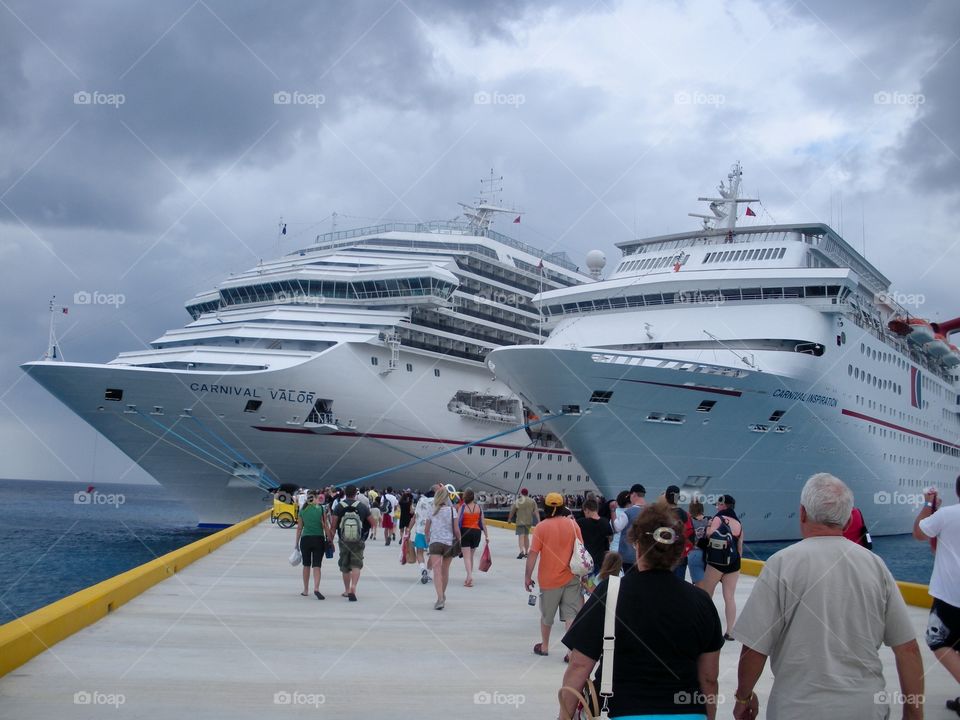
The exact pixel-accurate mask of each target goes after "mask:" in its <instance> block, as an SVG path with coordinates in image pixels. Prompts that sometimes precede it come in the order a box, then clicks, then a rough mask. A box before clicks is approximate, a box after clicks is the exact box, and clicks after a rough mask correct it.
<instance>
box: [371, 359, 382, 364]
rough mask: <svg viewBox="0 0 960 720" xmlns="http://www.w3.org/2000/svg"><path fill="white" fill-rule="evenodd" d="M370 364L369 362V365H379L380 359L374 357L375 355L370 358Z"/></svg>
mask: <svg viewBox="0 0 960 720" xmlns="http://www.w3.org/2000/svg"><path fill="white" fill-rule="evenodd" d="M370 364H371V365H379V364H380V360H379V359H378V358H376V357H372V358H370Z"/></svg>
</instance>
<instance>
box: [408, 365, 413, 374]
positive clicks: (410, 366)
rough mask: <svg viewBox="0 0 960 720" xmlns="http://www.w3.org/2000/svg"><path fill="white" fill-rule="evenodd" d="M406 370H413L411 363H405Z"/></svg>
mask: <svg viewBox="0 0 960 720" xmlns="http://www.w3.org/2000/svg"><path fill="white" fill-rule="evenodd" d="M407 372H413V365H411V364H410V363H407Z"/></svg>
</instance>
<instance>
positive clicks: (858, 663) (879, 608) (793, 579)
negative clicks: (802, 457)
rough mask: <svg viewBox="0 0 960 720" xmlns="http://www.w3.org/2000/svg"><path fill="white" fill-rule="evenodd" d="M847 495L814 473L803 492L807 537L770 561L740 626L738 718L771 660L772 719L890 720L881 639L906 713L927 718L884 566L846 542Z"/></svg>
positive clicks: (900, 605) (908, 631)
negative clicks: (889, 650) (894, 666)
mask: <svg viewBox="0 0 960 720" xmlns="http://www.w3.org/2000/svg"><path fill="white" fill-rule="evenodd" d="M852 508H853V494H852V493H851V492H850V489H849V488H848V487H847V486H846V485H844V484H843V483H842V482H841V481H840V480H838V479H837V478H835V477H834V476H833V475H829V474H827V473H819V474H817V475H814V476H813V477H811V478H810V479H809V480H807V482H806V484H805V485H804V486H803V491H802V492H801V494H800V534H801V536H802V537H803V540H802V541H801V542H799V543H796V544H794V545H791V546H790V547H788V548H785V549H784V550H781V551H780V552H778V553H776V554H774V555H773V556H772V557H771V558H770V559H769V560H768V561H767V563H766V565H765V567H764V568H763V571H762V572H761V573H760V577H759V578H758V579H757V583H756V585H755V586H754V588H753V591H752V592H751V593H750V597H749V598H748V599H747V604H746V607H744V609H743V613H742V614H741V615H740V618H739V619H738V620H737V624H736V625H735V626H734V629H733V636H734V637H735V638H736V639H737V640H739V641H740V642H741V643H743V649H742V651H741V653H740V666H739V671H738V681H739V684H738V686H737V691H736V693H735V696H734V700H735V705H734V710H733V715H734V717H735V718H741V719H743V718H746V719H748V720H752V718H755V717H757V713H758V711H759V702H758V700H757V696H756V693H754V691H753V690H754V687H755V686H756V684H757V680H758V679H759V678H760V674H761V673H762V672H763V668H764V665H765V664H766V662H767V656H770V667H771V669H772V670H773V678H774V680H773V689H772V690H771V692H770V707H769V708H768V709H767V717H768V718H770V720H784V719H792V718H796V719H797V720H807V719H808V718H813V717H840V718H857V719H858V720H866V719H867V718H870V719H873V718H876V719H877V720H880V719H882V718H887V717H889V713H890V707H889V705H888V704H887V695H886V693H885V688H884V686H885V682H884V678H883V666H882V664H881V662H880V657H879V653H878V650H879V648H880V645H881V643H882V644H885V645H888V646H890V647H891V648H893V654H894V657H895V659H896V664H897V674H898V675H899V677H900V690H901V693H902V696H901V697H900V698H899V699H900V700H901V702H902V703H903V717H904V718H908V719H912V718H922V717H923V662H922V660H921V658H920V647H919V646H918V645H917V641H916V638H915V637H914V631H913V624H912V623H911V622H910V617H909V615H908V614H907V607H906V604H905V603H904V601H903V598H902V597H901V596H900V591H899V589H898V588H897V585H896V582H895V581H894V579H893V576H892V575H891V574H890V571H889V570H888V569H887V566H886V565H884V563H883V560H881V559H880V558H879V557H878V556H876V555H874V554H873V553H872V552H870V551H869V550H867V549H866V548H863V547H861V546H859V545H856V544H854V543H852V542H849V541H848V540H847V539H846V538H844V537H843V528H844V526H846V524H847V523H848V522H849V521H850V512H851V510H852Z"/></svg>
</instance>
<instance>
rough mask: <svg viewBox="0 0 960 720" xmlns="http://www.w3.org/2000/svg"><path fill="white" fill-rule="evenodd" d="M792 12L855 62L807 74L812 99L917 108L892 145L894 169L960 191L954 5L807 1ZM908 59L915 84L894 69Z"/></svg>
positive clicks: (942, 0) (959, 64)
mask: <svg viewBox="0 0 960 720" xmlns="http://www.w3.org/2000/svg"><path fill="white" fill-rule="evenodd" d="M790 12H791V14H794V15H795V16H796V17H799V18H804V19H805V20H807V21H809V20H810V19H814V20H815V21H816V22H818V23H819V24H820V25H821V27H822V30H823V39H824V42H826V43H842V44H843V45H844V46H846V47H848V48H849V50H850V52H851V54H852V55H853V56H855V57H856V58H857V63H858V64H859V65H860V68H859V69H856V68H855V72H854V73H851V74H847V75H844V76H842V77H836V76H835V77H829V78H826V77H811V78H810V79H809V85H810V87H811V89H815V90H816V92H817V93H818V97H820V98H824V97H829V98H831V100H832V101H833V102H834V103H836V104H840V105H843V104H849V105H856V104H857V103H861V104H862V106H863V110H864V112H867V113H877V112H913V113H915V115H916V117H915V119H914V120H913V122H912V124H911V125H910V127H909V129H908V130H907V131H906V132H905V133H904V135H903V137H902V138H900V139H899V141H898V142H897V144H896V146H894V147H893V148H891V151H892V152H891V155H892V158H891V159H892V160H893V161H894V162H893V163H892V164H893V165H895V167H894V168H893V169H894V170H895V171H896V170H897V169H899V168H901V167H902V168H905V169H906V171H907V176H908V178H909V179H913V180H916V181H917V182H918V183H919V184H920V185H921V187H923V188H924V189H926V190H932V191H936V192H944V193H950V194H960V123H958V122H957V117H960V85H958V82H957V79H958V77H960V43H958V40H960V5H958V4H957V3H956V2H954V1H953V0H931V1H930V2H926V3H922V4H913V3H903V2H899V1H898V0H882V1H881V2H876V1H874V0H863V1H855V2H842V3H837V2H832V1H831V0H808V1H807V2H799V3H796V4H795V5H792V6H791V7H790ZM921 59H925V61H923V60H921ZM907 60H909V61H912V62H914V63H916V64H917V72H916V74H915V75H914V76H913V82H916V76H917V75H919V85H907V84H906V83H907V82H909V80H908V79H907V78H904V77H903V76H902V75H901V74H900V71H901V70H903V68H904V65H905V61H907ZM871 103H872V104H873V105H874V107H870V104H871Z"/></svg>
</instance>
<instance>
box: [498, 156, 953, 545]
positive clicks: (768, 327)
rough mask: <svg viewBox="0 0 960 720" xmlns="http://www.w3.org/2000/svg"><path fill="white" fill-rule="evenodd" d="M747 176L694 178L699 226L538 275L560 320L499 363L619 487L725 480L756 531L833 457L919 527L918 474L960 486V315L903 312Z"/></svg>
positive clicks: (712, 486)
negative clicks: (783, 215)
mask: <svg viewBox="0 0 960 720" xmlns="http://www.w3.org/2000/svg"><path fill="white" fill-rule="evenodd" d="M741 177H742V170H741V168H740V166H739V164H738V165H735V166H734V167H733V168H732V170H731V172H730V173H729V175H728V177H727V180H726V182H722V183H721V184H720V186H719V189H718V193H717V196H716V197H708V198H704V197H701V198H699V199H700V200H701V201H705V202H708V203H710V206H709V207H710V212H709V213H703V214H695V213H691V215H693V216H694V217H698V218H701V219H702V220H703V223H702V227H700V228H699V229H697V230H694V231H691V232H685V233H677V234H671V235H664V236H659V237H649V238H644V239H640V240H632V241H629V242H623V243H619V244H618V247H619V249H620V250H621V251H622V258H621V259H620V261H619V263H618V264H617V266H616V267H615V268H614V269H613V271H612V273H611V274H610V276H609V277H608V278H607V279H605V280H601V281H598V282H593V283H588V284H581V285H577V286H571V287H566V288H555V289H550V290H547V291H545V292H543V293H540V294H538V295H537V296H536V297H535V298H534V303H535V305H537V307H538V308H539V310H540V311H541V313H542V314H543V316H544V321H545V329H547V330H549V337H548V339H547V340H546V341H545V343H544V344H543V345H541V346H524V347H512V348H497V349H495V350H493V351H492V352H491V353H490V354H489V356H488V358H487V364H488V366H489V367H490V369H491V371H492V372H493V373H494V374H495V375H496V377H497V379H498V380H501V381H504V382H506V383H507V384H508V385H509V386H510V387H511V388H512V389H513V390H515V391H516V392H517V393H518V394H519V395H520V397H521V398H522V399H523V401H524V402H525V403H526V404H527V405H529V406H530V407H531V408H532V409H533V411H534V412H537V413H540V414H544V415H550V414H560V413H562V416H561V417H558V418H556V419H554V420H552V421H551V422H550V423H548V426H549V427H550V428H551V429H552V430H553V432H554V433H556V435H557V436H558V437H559V438H560V439H561V440H562V441H563V443H564V445H565V446H567V447H568V448H570V449H571V450H572V451H573V453H574V454H575V456H576V457H577V459H578V460H579V461H580V462H581V463H582V464H583V466H584V468H586V471H587V472H589V473H590V476H591V478H592V479H593V480H594V482H595V483H596V484H597V486H598V487H599V488H600V490H601V491H602V492H603V493H604V494H605V495H606V496H607V497H613V496H614V495H615V494H616V492H617V491H620V490H623V489H625V488H628V487H629V486H630V485H631V484H632V483H634V482H641V483H643V484H644V485H645V487H646V488H647V491H648V499H649V497H650V496H651V495H657V494H659V493H660V492H662V491H663V490H664V489H665V488H666V486H668V485H677V486H679V487H680V488H681V495H682V496H683V498H684V499H689V498H693V497H695V496H700V497H702V498H703V499H705V500H706V501H707V503H708V504H709V503H712V502H714V501H715V500H716V498H717V497H718V496H719V495H721V494H730V495H733V496H734V498H735V499H736V501H737V505H736V508H737V512H738V513H739V514H740V515H741V517H742V518H743V520H744V524H745V528H746V530H745V534H746V538H747V539H748V540H750V539H752V540H781V539H782V540H789V539H794V538H797V537H798V536H799V520H798V514H799V498H800V489H801V487H802V485H803V483H804V482H805V481H806V479H807V478H808V477H809V476H810V475H812V474H814V473H816V472H830V473H833V474H834V475H836V476H838V477H840V478H841V479H842V480H844V481H845V482H846V483H847V484H848V485H849V486H850V487H851V489H852V490H853V492H854V496H855V499H856V503H857V505H858V506H859V507H860V508H861V509H862V511H863V514H864V516H865V519H866V522H867V525H868V527H869V528H870V530H871V531H872V532H873V534H875V535H884V534H897V533H906V532H909V531H910V530H911V528H912V522H913V518H914V517H915V515H916V513H917V510H918V508H919V507H920V505H921V504H922V502H923V498H922V492H923V490H924V488H926V487H928V486H932V487H935V488H937V489H938V490H939V491H940V494H941V496H942V497H943V498H945V499H946V501H947V502H952V501H953V498H954V490H953V488H954V481H955V479H956V478H957V476H958V475H960V412H958V411H960V406H958V394H957V392H958V385H957V382H958V375H957V373H958V367H960V352H958V350H957V348H956V347H955V346H954V345H951V344H950V343H949V341H948V339H947V337H948V336H949V334H950V333H952V332H954V331H956V330H960V320H957V321H948V322H943V323H939V324H938V323H933V322H928V321H927V320H925V319H923V318H920V317H916V316H913V315H911V314H910V313H908V312H907V311H906V310H905V309H904V307H901V306H900V305H898V304H897V302H895V300H896V299H897V294H896V293H893V292H891V290H890V282H889V281H888V280H887V278H886V277H884V275H883V274H881V273H880V271H879V270H877V269H876V268H875V267H874V266H873V265H872V264H870V263H869V262H868V261H867V260H866V259H865V258H864V257H863V256H862V255H861V254H860V253H858V252H857V251H856V250H855V249H854V248H853V247H852V246H851V245H850V244H849V243H847V242H846V241H844V239H843V238H842V237H840V235H839V234H838V233H837V232H835V231H834V230H833V229H831V228H830V227H829V226H828V225H825V224H822V223H803V224H763V223H762V222H760V221H759V218H758V217H757V214H756V213H755V212H754V211H753V209H752V208H751V207H750V205H749V203H757V202H759V201H758V200H756V199H752V198H745V197H742V196H741V195H740V184H741ZM758 207H759V206H758ZM738 215H743V216H744V218H748V217H749V218H751V219H750V222H751V223H755V224H752V225H747V224H746V223H745V222H744V223H741V225H740V226H738V225H737V218H738ZM598 255H600V253H597V252H596V251H595V252H594V257H593V258H592V262H593V263H595V264H597V263H598V260H601V259H600V258H599V257H598ZM709 512H710V508H709V507H708V513H709Z"/></svg>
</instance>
